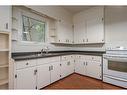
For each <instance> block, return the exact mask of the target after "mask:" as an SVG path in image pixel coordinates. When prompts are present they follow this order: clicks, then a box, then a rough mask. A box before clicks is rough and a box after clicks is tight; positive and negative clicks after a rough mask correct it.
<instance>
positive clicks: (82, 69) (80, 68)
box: [75, 59, 86, 75]
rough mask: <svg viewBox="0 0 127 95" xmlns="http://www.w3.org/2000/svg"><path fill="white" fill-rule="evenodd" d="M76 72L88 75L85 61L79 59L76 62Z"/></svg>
mask: <svg viewBox="0 0 127 95" xmlns="http://www.w3.org/2000/svg"><path fill="white" fill-rule="evenodd" d="M75 72H76V73H79V74H82V75H85V74H86V66H85V61H84V60H82V59H77V60H76V61H75Z"/></svg>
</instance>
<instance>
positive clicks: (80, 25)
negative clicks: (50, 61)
mask: <svg viewBox="0 0 127 95" xmlns="http://www.w3.org/2000/svg"><path fill="white" fill-rule="evenodd" d="M85 40H86V22H85V20H82V21H77V22H75V24H74V43H76V44H80V43H85Z"/></svg>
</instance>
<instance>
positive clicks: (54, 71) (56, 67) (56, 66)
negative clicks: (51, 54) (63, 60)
mask: <svg viewBox="0 0 127 95" xmlns="http://www.w3.org/2000/svg"><path fill="white" fill-rule="evenodd" d="M59 79H60V62H53V63H51V83H53V82H55V81H57V80H59Z"/></svg>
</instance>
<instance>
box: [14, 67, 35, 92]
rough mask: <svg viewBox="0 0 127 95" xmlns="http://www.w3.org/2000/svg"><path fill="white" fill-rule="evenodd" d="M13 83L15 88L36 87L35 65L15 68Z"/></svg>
mask: <svg viewBox="0 0 127 95" xmlns="http://www.w3.org/2000/svg"><path fill="white" fill-rule="evenodd" d="M15 84H16V85H15V88H16V89H36V67H28V68H24V69H19V70H17V71H16V75H15Z"/></svg>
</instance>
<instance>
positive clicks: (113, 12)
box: [12, 6, 127, 52]
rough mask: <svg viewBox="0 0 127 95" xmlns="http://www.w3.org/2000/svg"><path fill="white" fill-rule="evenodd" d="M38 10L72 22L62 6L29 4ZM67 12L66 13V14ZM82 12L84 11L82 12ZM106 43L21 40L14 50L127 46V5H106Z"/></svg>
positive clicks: (95, 48)
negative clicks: (54, 42)
mask: <svg viewBox="0 0 127 95" xmlns="http://www.w3.org/2000/svg"><path fill="white" fill-rule="evenodd" d="M28 7H29V8H32V9H35V10H36V11H39V12H42V13H45V14H47V15H48V16H50V17H53V18H55V19H63V20H64V21H67V22H69V23H72V15H71V14H70V13H69V12H67V11H66V10H64V9H63V8H61V7H58V6H57V7H56V6H53V7H52V6H50V7H48V6H43V7H42V6H28ZM65 14H66V15H65ZM80 14H82V12H81V13H80ZM104 18H105V45H102V44H100V45H97V44H95V45H74V46H73V47H72V46H71V45H69V46H68V45H67V46H64V45H51V44H49V43H46V44H41V45H36V44H34V45H33V44H31V45H30V44H29V45H28V44H27V43H26V44H22V43H19V42H13V43H12V47H13V48H12V51H13V52H22V51H39V50H41V48H42V47H45V46H49V47H50V50H87V51H105V47H106V48H109V47H116V46H120V45H121V46H125V47H127V36H126V35H127V7H126V6H121V7H118V6H108V7H105V15H104Z"/></svg>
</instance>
